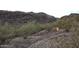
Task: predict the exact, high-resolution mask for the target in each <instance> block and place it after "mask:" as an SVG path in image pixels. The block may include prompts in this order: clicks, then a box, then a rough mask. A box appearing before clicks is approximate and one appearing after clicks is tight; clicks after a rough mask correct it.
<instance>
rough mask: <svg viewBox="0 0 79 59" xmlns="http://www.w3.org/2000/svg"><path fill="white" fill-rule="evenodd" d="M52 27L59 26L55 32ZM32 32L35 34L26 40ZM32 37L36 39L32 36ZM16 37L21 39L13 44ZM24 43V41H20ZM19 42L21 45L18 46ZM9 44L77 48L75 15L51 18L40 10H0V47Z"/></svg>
mask: <svg viewBox="0 0 79 59" xmlns="http://www.w3.org/2000/svg"><path fill="white" fill-rule="evenodd" d="M56 27H58V28H59V31H56ZM41 31H44V32H43V33H42V34H38V33H40V32H41ZM33 35H36V36H34V39H28V37H29V36H33ZM39 36H40V37H39ZM36 37H37V38H38V39H36ZM51 37H52V38H51ZM16 38H19V40H18V41H17V39H16ZM15 39H16V40H15ZM20 39H22V40H21V42H20V43H17V42H19V41H20ZM32 40H33V41H32ZM44 40H46V41H44ZM24 42H26V43H25V44H24ZM33 42H35V43H33ZM37 42H38V43H39V44H38V43H37ZM46 42H48V43H46ZM21 44H22V45H23V44H24V45H23V46H21ZM44 44H45V45H44ZM10 45H11V47H32V48H33V47H37V48H38V47H39V48H41V47H43V48H44V47H51V48H52V47H61V48H63V47H75V48H77V47H79V14H74V13H73V14H70V15H67V16H63V17H61V18H55V17H54V16H50V15H47V14H45V13H42V12H41V13H34V12H28V13H25V12H19V11H15V12H12V11H2V10H1V11H0V47H6V46H7V47H10ZM25 45H26V46H25Z"/></svg>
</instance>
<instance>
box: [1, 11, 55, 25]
mask: <svg viewBox="0 0 79 59" xmlns="http://www.w3.org/2000/svg"><path fill="white" fill-rule="evenodd" d="M56 19H57V18H55V17H54V16H50V15H48V14H46V13H43V12H40V13H34V12H21V11H3V10H0V22H1V23H2V24H3V23H5V22H8V23H11V24H12V23H13V24H18V23H20V24H21V23H27V22H30V21H33V22H38V23H48V22H52V21H56Z"/></svg>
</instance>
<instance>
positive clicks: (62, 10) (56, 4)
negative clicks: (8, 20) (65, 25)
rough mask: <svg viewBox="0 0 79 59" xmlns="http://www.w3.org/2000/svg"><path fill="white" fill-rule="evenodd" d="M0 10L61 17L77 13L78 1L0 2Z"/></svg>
mask: <svg viewBox="0 0 79 59" xmlns="http://www.w3.org/2000/svg"><path fill="white" fill-rule="evenodd" d="M0 10H10V11H25V12H45V13H47V14H49V15H52V16H55V17H62V16H64V15H68V14H70V13H79V0H0Z"/></svg>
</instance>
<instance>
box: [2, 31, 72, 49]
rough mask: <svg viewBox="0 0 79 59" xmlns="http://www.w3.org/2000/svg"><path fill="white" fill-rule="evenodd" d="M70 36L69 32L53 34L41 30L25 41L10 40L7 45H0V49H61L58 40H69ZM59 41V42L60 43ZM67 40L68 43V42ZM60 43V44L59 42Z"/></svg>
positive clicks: (20, 38) (18, 39) (18, 38)
mask: <svg viewBox="0 0 79 59" xmlns="http://www.w3.org/2000/svg"><path fill="white" fill-rule="evenodd" d="M71 35H72V33H71V32H65V31H62V30H61V31H59V32H53V31H50V32H48V31H46V30H43V31H41V32H39V33H36V34H33V35H32V36H28V37H27V38H26V39H24V38H23V37H17V38H15V39H11V41H10V42H9V44H5V45H1V47H4V48H5V47H7V48H8V47H9V48H54V47H63V46H62V45H60V43H59V42H58V41H57V40H58V39H56V38H60V37H63V38H65V37H66V40H65V41H67V40H68V38H69V40H71V39H70V36H71ZM61 40H62V39H61ZM61 40H60V39H59V41H60V42H61ZM69 40H68V41H69ZM61 43H62V42H61Z"/></svg>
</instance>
